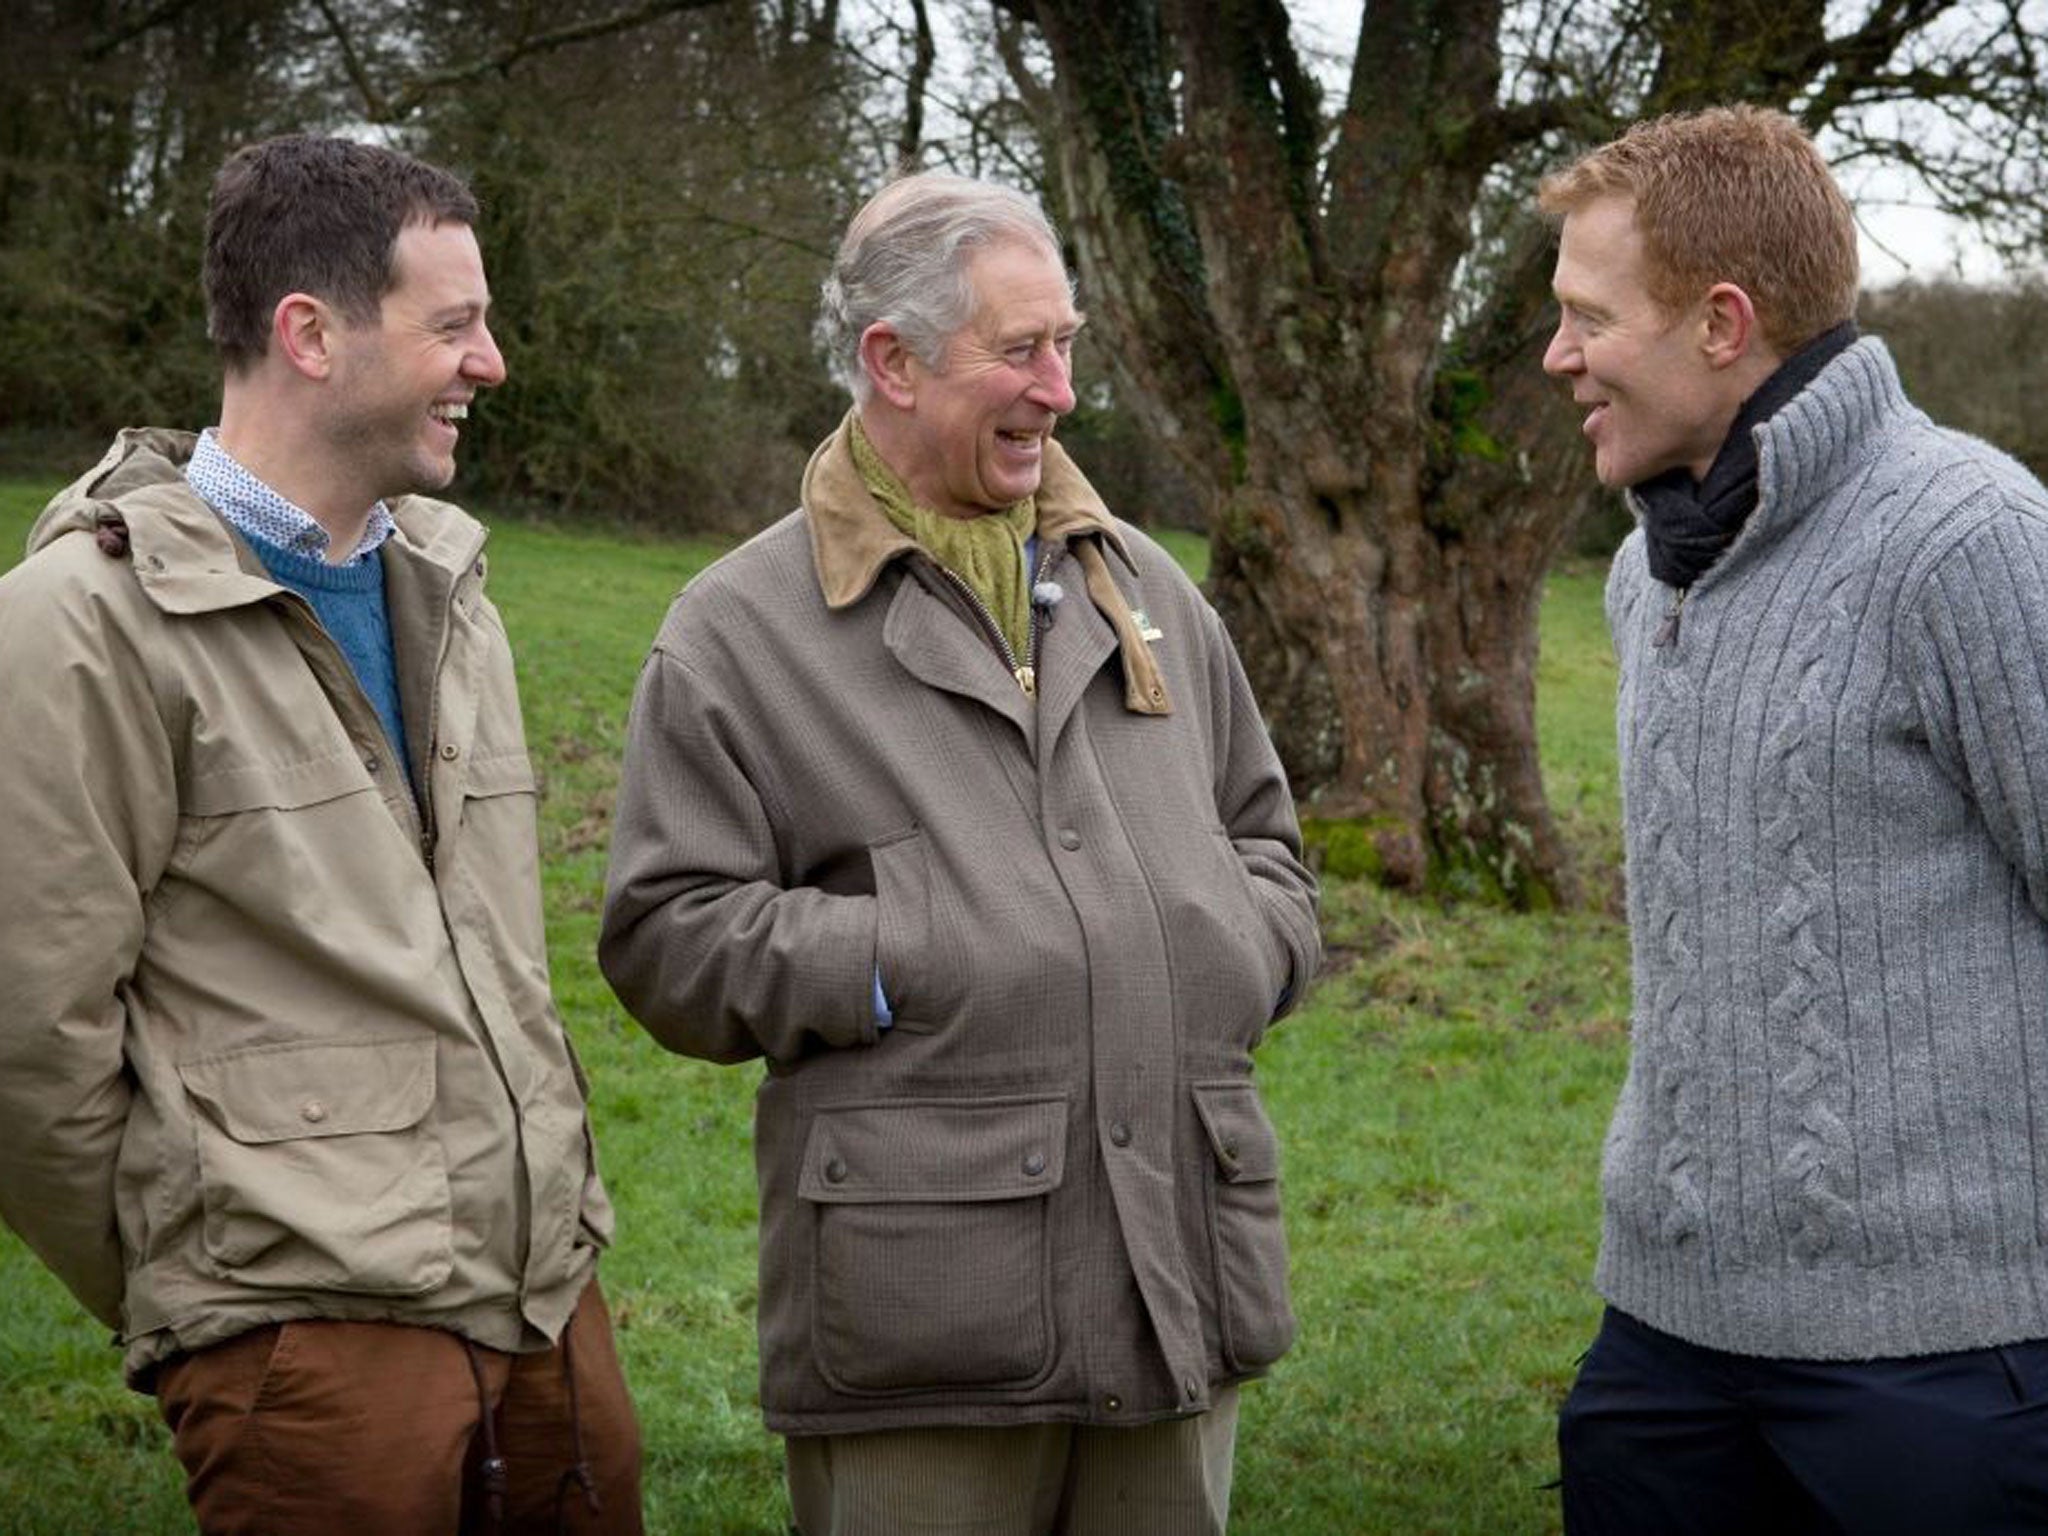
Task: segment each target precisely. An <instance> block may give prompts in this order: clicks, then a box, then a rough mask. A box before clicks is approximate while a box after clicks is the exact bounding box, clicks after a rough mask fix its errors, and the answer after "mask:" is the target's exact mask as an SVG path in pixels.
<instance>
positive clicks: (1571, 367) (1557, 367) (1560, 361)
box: [1543, 320, 1585, 377]
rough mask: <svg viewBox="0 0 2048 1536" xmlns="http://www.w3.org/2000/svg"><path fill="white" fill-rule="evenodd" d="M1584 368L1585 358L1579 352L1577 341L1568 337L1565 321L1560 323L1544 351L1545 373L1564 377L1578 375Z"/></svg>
mask: <svg viewBox="0 0 2048 1536" xmlns="http://www.w3.org/2000/svg"><path fill="white" fill-rule="evenodd" d="M1584 366H1585V358H1584V357H1583V356H1582V355H1581V354H1580V352H1579V343H1578V341H1577V339H1576V338H1574V337H1571V336H1568V335H1566V334H1565V323H1564V321H1562V320H1560V321H1558V322H1557V330H1556V331H1555V332H1554V333H1553V334H1552V335H1551V338H1550V345H1549V346H1547V347H1545V348H1544V349H1543V371H1544V372H1545V373H1548V374H1555V375H1557V376H1559V377H1562V376H1563V375H1565V374H1570V373H1577V372H1578V371H1579V370H1580V369H1581V368H1583V367H1584Z"/></svg>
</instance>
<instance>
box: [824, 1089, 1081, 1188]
mask: <svg viewBox="0 0 2048 1536" xmlns="http://www.w3.org/2000/svg"><path fill="white" fill-rule="evenodd" d="M1066 1166H1067V1101H1066V1100H1065V1099H1058V1098H1054V1099H905V1100H897V1101H894V1102H891V1103H886V1104H838V1105H833V1106H831V1107H830V1108H827V1109H821V1110H819V1111H818V1116H817V1118H816V1119H815V1120H813V1121H812V1122H811V1133H810V1136H809V1138H808V1140H807V1141H806V1143H805V1146H804V1165H803V1172H802V1174H801V1176H800V1177H799V1179H798V1181H797V1193H798V1194H799V1195H800V1196H801V1197H802V1198H804V1199H806V1200H816V1201H821V1202H825V1203H828V1204H836V1205H854V1204H861V1203H865V1202H870V1201H879V1200H902V1201H923V1202H932V1201H947V1200H1021V1199H1025V1198H1028V1197H1029V1196H1032V1195H1042V1194H1045V1193H1047V1192H1048V1191H1050V1190H1053V1189H1057V1188H1058V1187H1059V1183H1060V1180H1061V1179H1062V1178H1064V1177H1065V1175H1066Z"/></svg>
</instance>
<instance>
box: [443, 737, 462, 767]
mask: <svg viewBox="0 0 2048 1536" xmlns="http://www.w3.org/2000/svg"><path fill="white" fill-rule="evenodd" d="M460 756H462V748H460V747H458V746H457V745H455V743H454V742H452V741H444V742H442V743H441V761H442V762H444V763H452V762H454V761H455V759H457V758H458V757H460Z"/></svg>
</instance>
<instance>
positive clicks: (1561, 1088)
mask: <svg viewBox="0 0 2048 1536" xmlns="http://www.w3.org/2000/svg"><path fill="white" fill-rule="evenodd" d="M55 483H56V482H55V481H54V480H53V481H48V482H36V483H28V482H19V481H16V482H4V481H0V566H4V565H5V564H7V563H10V562H11V561H12V559H13V558H15V555H16V552H17V551H18V550H19V549H20V546H21V538H22V535H23V533H24V532H25V531H26V529H27V526H28V523H29V521H30V520H31V518H32V517H33V516H34V513H35V511H36V509H38V508H39V507H40V506H41V504H42V502H43V500H44V498H45V497H46V496H47V495H48V494H49V492H50V491H51V490H52V489H54V488H55ZM1183 543H1184V544H1186V545H1187V546H1188V547H1187V548H1179V547H1177V548H1176V552H1177V553H1178V554H1180V555H1181V558H1183V559H1184V560H1187V559H1189V558H1190V555H1191V554H1194V555H1196V556H1199V553H1200V547H1199V543H1198V541H1186V540H1184V541H1183ZM490 548H491V561H492V567H491V578H490V581H491V590H492V592H493V594H494V595H495V597H496V598H497V600H498V603H499V605H500V606H501V607H502V608H503V610H504V612H505V616H506V621H507V624H508V625H509V627H510V629H511V632H512V637H513V643H514V646H515V647H516V649H517V651H518V655H519V663H520V675H521V679H522V686H523V692H524V697H525V703H526V718H527V730H528V735H529V737H530V739H531V743H532V746H533V749H534V752H535V755H536V759H537V761H538V762H539V763H540V765H541V767H542V769H543V772H544V773H545V775H546V785H547V793H546V798H545V800H544V803H543V811H542V815H543V836H544V839H545V848H546V854H547V875H546V882H547V889H546V896H547V904H548V916H549V925H550V926H549V934H550V944H551V952H552V957H553V965H554V977H555V985H556V990H557V993H558V996H559V998H560V1000H561V1004H562V1011H563V1014H564V1016H565V1017H566V1018H567V1019H568V1021H569V1026H570V1028H571V1030H572V1031H573V1032H574V1034H575V1036H576V1040H577V1044H578V1047H579V1049H581V1051H582V1052H583V1055H584V1059H585V1061H586V1063H587V1064H588V1066H589V1068H590V1071H591V1074H592V1077H593V1079H594V1082H595V1090H594V1100H593V1114H594V1116H595V1119H596V1122H597V1132H598V1139H599V1150H600V1153H601V1155H602V1157H603V1161H604V1168H605V1176H606V1179H607V1182H608V1183H609V1185H610V1187H611V1189H612V1193H613V1196H614V1198H615V1199H616V1200H617V1202H618V1204H619V1207H620V1234H621V1241H620V1244H619V1246H618V1248H617V1249H616V1250H615V1251H614V1252H613V1253H612V1254H611V1255H609V1256H608V1258H607V1260H606V1265H605V1280H606V1286H607V1290H608V1291H609V1293H610V1295H611V1297H612V1300H613V1306H614V1310H615V1312H616V1314H617V1318H618V1323H619V1331H620V1341H621V1347H622V1349H623V1351H624V1354H625V1361H626V1369H627V1372H628V1375H629V1377H630V1379H631V1382H632V1386H633V1389H634V1393H635V1397H636V1399H637V1401H638V1403H639V1406H640V1413H641V1418H642V1427H643V1430H644V1433H645V1437H646V1444H647V1453H648V1463H647V1474H648V1476H647V1504H648V1522H649V1529H650V1530H651V1531H654V1532H656V1533H679V1536H695V1533H699V1532H705V1533H714V1532H733V1533H740V1532H746V1533H769V1532H780V1531H781V1530H783V1528H784V1523H785V1521H786V1518H787V1517H786V1513H785V1510H784V1505H783V1500H782V1494H781V1484H780V1450H779V1445H778V1442H777V1441H776V1440H775V1439H774V1437H772V1436H770V1435H768V1434H767V1433H766V1432H765V1431H764V1430H763V1429H762V1428H761V1423H760V1417H759V1411H758V1408H757V1406H756V1398H755V1383H754V1363H755V1362H754V1337H753V1322H754V1319H753V1305H754V1294H755V1279H754V1233H753V1222H754V1194H753V1177H752V1162H751V1155H750V1152H749V1134H750V1132H749V1116H750V1111H751V1099H752V1095H753V1090H754V1086H755V1082H756V1080H757V1072H758V1069H755V1068H714V1067H710V1066H707V1065H704V1064H701V1063H696V1062H690V1061H685V1060H681V1059H679V1058H676V1057H671V1056H668V1055H666V1054H664V1053H663V1052H661V1051H660V1050H659V1049H658V1048H656V1047H655V1046H654V1045H653V1044H652V1043H651V1042H649V1041H647V1040H646V1039H645V1038H644V1037H643V1036H641V1035H640V1034H639V1032H638V1030H637V1029H636V1028H635V1027H634V1026H632V1025H631V1024H630V1023H629V1022H628V1021H627V1019H626V1018H625V1017H624V1015H623V1014H622V1013H621V1011H620V1009H619V1007H618V1005H617V1004H616V1003H615V1002H614V1001H613V1000H612V999H611V996H610V994H609V992H608V991H607V990H606V988H605V986H604V984H603V982H602V980H601V979H600V978H599V976H598V974H597V969H596V965H595V963H594V960H593V959H592V954H591V951H592V946H593V944H594V941H595V937H596V925H597V908H598V900H599V893H600V888H601V885H602V880H603V870H604V843H605V837H606V834H607V830H608V826H609V820H610V811H611V803H612V794H613V789H614V786H615V784H616V780H617V763H618V753H619V746H620V740H621V732H622V728H623V723H624V719H625V712H626V706H627V701H628V699H629V697H630V695H631V691H632V686H633V679H634V676H635V673H636V672H637V670H638V667H639V662H640V658H641V656H642V655H643V654H644V652H645V650H646V646H647V643H648V641H649V639H650V638H651V637H652V635H653V632H654V629H655V626H656V624H657V623H658V621H659V619H660V616H661V613H662V610H663V608H664V607H665V605H666V603H667V600H668V598H669V596H670V595H671V593H672V592H673V591H674V590H675V588H676V587H678V586H679V585H680V584H681V583H682V581H683V580H684V579H685V578H686V577H687V576H688V575H689V574H690V572H692V571H693V570H695V569H697V568H698V566H699V565H700V564H701V563H702V562H703V561H704V560H705V559H706V558H708V557H709V555H710V554H711V553H712V550H711V548H710V547H709V546H702V545H680V544H661V543H647V542H632V541H628V540H623V539H617V538H607V537H602V536H598V535H593V534H587V533H580V532H577V533H571V532H564V531H560V530H551V529H545V528H534V527H526V526H520V525H516V524H513V525H500V526H499V527H498V529H497V531H496V532H495V533H494V535H493V537H492V541H491V546H490ZM1198 568H1199V567H1198ZM1543 644H1544V657H1543V665H1542V668H1541V671H1540V674H1539V677H1540V681H1539V709H1538V715H1539V720H1540V724H1541V729H1542V731H1543V735H1544V742H1543V751H1544V763H1545V771H1546V775H1547V777H1548V780H1549V783H1550V786H1551V791H1552V797H1553V800H1554V802H1555V804H1556V806H1557V809H1558V812H1559V815H1560V817H1561V819H1562V821H1563V823H1564V825H1565V828H1566V831H1567V834H1568V836H1570V838H1571V839H1572V841H1573V842H1574V844H1575V846H1578V847H1581V848H1583V849H1585V850H1587V851H1588V853H1589V854H1590V855H1591V856H1592V857H1593V859H1594V860H1595V861H1600V860H1609V859H1611V857H1612V853H1611V850H1612V848H1613V845H1614V832H1613V827H1614V822H1615V816H1616V803H1615V790H1614V768H1613V739H1614V733H1613V728H1612V723H1611V721H1612V715H1611V711H1612V700H1613V669H1612V663H1611V660H1610V658H1609V653H1608V650H1607V643H1606V639H1605V635H1604V628H1603V624H1602V620H1601V615H1600V579H1599V577H1598V575H1597V574H1594V573H1590V572H1581V571H1574V572H1567V573H1565V574H1561V575H1560V576H1558V577H1557V578H1555V579H1554V580H1553V582H1552V584H1551V587H1550V590H1549V594H1548V599H1547V602H1546V606H1545V610H1544V615H1543ZM14 681H15V680H13V679H9V683H10V684H11V683H13V682H14ZM1602 878H1606V877H1602ZM1325 931H1326V936H1327V940H1328V943H1329V945H1330V948H1331V951H1332V954H1333V955H1334V956H1335V957H1336V965H1335V968H1334V969H1333V971H1332V973H1331V974H1330V975H1329V976H1328V977H1327V978H1326V980H1325V981H1324V982H1323V983H1322V984H1321V985H1320V986H1319V988H1318V990H1317V991H1316V993H1315V994H1314V996H1313V998H1312V999H1311V1002H1310V1005H1309V1006H1308V1007H1307V1008H1306V1009H1305V1010H1304V1011H1303V1012H1302V1013H1301V1014H1299V1015H1297V1016H1296V1017H1295V1018H1294V1019H1292V1020H1290V1021H1289V1022H1288V1023H1287V1024H1286V1025H1285V1026H1283V1027H1282V1028H1281V1029H1280V1030H1278V1031H1277V1032H1276V1033H1275V1034H1274V1036H1273V1037H1272V1039H1271V1040H1270V1041H1269V1042H1268V1044H1267V1045H1266V1046H1265V1048H1264V1049H1263V1051H1262V1052H1261V1055H1260V1068H1259V1071H1260V1080H1261V1083H1262V1085H1263V1087H1264V1090H1265V1092H1266V1095H1267V1098H1268V1101H1269V1103H1270V1105H1271V1108H1272V1113H1273V1117H1274V1119H1275V1121H1276V1122H1277V1124H1278V1125H1279V1127H1280V1131H1281V1135H1282V1138H1283V1141H1284V1143H1285V1146H1286V1156H1287V1175H1286V1177H1287V1193H1288V1203H1289V1223H1290V1231H1291V1235H1292V1239H1293V1244H1294V1283H1295V1290H1296V1295H1295V1305H1296V1311H1297V1313H1298V1314H1299V1315H1300V1318H1301V1322H1302V1333H1301V1338H1300V1341H1299V1343H1298V1344H1297V1345H1296V1347H1295V1350H1294V1352H1293V1353H1292V1354H1291V1355H1289V1356H1288V1358H1287V1359H1286V1360H1284V1361H1283V1362H1282V1363H1281V1364H1280V1366H1279V1367H1278V1368H1277V1369H1276V1370H1275V1371H1274V1372H1273V1374H1272V1376H1271V1378H1270V1379H1269V1380H1267V1381H1265V1382H1262V1383H1259V1384H1257V1385H1255V1386H1253V1387H1252V1388H1250V1389H1249V1390H1248V1391H1247V1393H1246V1395H1245V1401H1244V1417H1243V1427H1242V1431H1241V1436H1240V1441H1239V1448H1238V1464H1237V1483H1236V1492H1235V1498H1234V1520H1233V1529H1234V1530H1236V1531H1239V1532H1242V1533H1246V1536H1265V1533H1272V1536H1378V1533H1399V1536H1423V1533H1444V1536H1452V1533H1464V1536H1514V1533H1531V1536H1541V1533H1546V1532H1550V1531H1554V1530H1555V1529H1556V1528H1557V1519H1556V1498H1555V1495H1554V1494H1551V1493H1548V1492H1545V1491H1543V1490H1542V1488H1541V1486H1540V1485H1541V1484H1543V1483H1544V1482H1546V1481H1548V1480H1549V1479H1550V1478H1551V1477H1552V1476H1553V1475H1554V1472H1555V1456H1554V1452H1553V1450H1552V1440H1551V1434H1552V1420H1553V1415H1554V1412H1555V1409H1556V1404H1557V1401H1558V1399H1559V1397H1560V1396H1561V1395H1562V1394H1563V1392H1564V1389H1565V1387H1566V1386H1567V1384H1568V1382H1569V1380H1570V1376H1571V1371H1572V1363H1573V1360H1574V1358H1575V1357H1576V1355H1577V1354H1578V1352H1579V1351H1580V1350H1581V1349H1582V1348H1583V1347H1584V1345H1585V1342H1586V1340H1587V1339H1588V1338H1589V1337H1590V1336H1591V1332H1592V1328H1593V1325H1594V1322H1595V1320H1596V1317H1597V1314H1598V1310H1599V1304H1598V1302H1597V1300H1596V1298H1595V1297H1594V1296H1593V1294H1592V1292H1591V1290H1590V1287H1589V1284H1588V1276H1589V1274H1590V1271H1591V1267H1592V1259H1593V1247H1594V1242H1595V1236H1596V1222H1597V1205H1598V1201H1597V1189H1596V1185H1597V1172H1598V1158H1599V1146H1600V1138H1601V1133H1602V1131H1603V1129H1604V1127H1605V1123H1606V1118H1607V1112H1608V1108H1609V1106H1610V1104H1611V1102H1612V1099H1613V1095H1614V1091H1615V1089H1616V1087H1617V1085H1618V1083H1619V1080H1620V1074H1621V1070H1622V1067H1623V1061H1624V1052H1625V1048H1626V1047H1625V1019H1626V1014H1627V975H1626V972H1627V964H1626V953H1625V947H1624V943H1623V936H1622V933H1621V929H1620V927H1619V925H1618V923H1617V922H1616V920H1615V919H1614V918H1613V917H1611V916H1609V915H1608V914H1607V911H1606V904H1605V903H1603V902H1601V901H1599V900H1595V901H1592V902H1589V903H1587V904H1586V906H1585V908H1584V909H1583V910H1579V911H1573V912H1566V913H1560V914H1553V915H1545V916H1535V917H1516V916H1512V915H1510V914H1505V913H1501V912H1496V911H1492V910H1488V909H1483V908H1477V907H1457V908H1450V909H1440V908H1435V907H1431V906H1427V905H1424V904H1421V903H1418V902H1413V901H1407V900H1403V899H1401V898H1398V897H1394V896H1390V895H1388V894H1386V893H1384V892H1381V891H1379V890H1377V889H1374V888H1372V887H1369V886H1366V885H1363V884H1358V883H1351V882H1346V883H1337V884H1333V885H1332V886H1331V887H1330V888H1329V889H1328V891H1327V892H1326V896H1325ZM0 1405H4V1406H5V1409H6V1411H5V1412H0V1531H5V1532H8V1533H10V1536H42V1533H48V1536H59V1533H62V1536H73V1533H78V1532H135V1533H169V1532H181V1531H186V1530H189V1528H190V1525H189V1520H188V1517H187V1516H186V1514H185V1509H184V1503H183V1499H182V1495H181V1492H180V1479H179V1472H178V1469H177V1466H176V1463H175V1461H174V1460H173V1458H172V1457H171V1455H170V1453H169V1450H168V1446H167V1442H166V1436H165V1434H164V1432H163V1430H162V1429H161V1427H160V1425H159V1423H158V1421H157V1418H156V1415H155V1410H154V1405H153V1404H151V1403H150V1402H149V1401H147V1400H146V1399H143V1398H140V1397H137V1396H135V1395H133V1394H131V1393H129V1392H127V1391H126V1390H125V1389H123V1388H122V1387H121V1385H120V1382H119V1373H118V1369H117V1357H116V1355H115V1353H114V1351H113V1350H112V1349H110V1348H109V1347H108V1345H107V1340H106V1339H105V1337H104V1336H103V1335H102V1334H101V1333H100V1331H99V1330H98V1329H97V1328H96V1327H95V1326H94V1325H92V1324H90V1323H89V1322H87V1321H86V1320H85V1319H84V1318H83V1316H82V1314H81V1313H80V1312H79V1311H78V1309H77V1308H76V1307H75V1306H74V1305H73V1304H72V1303H71V1302H70V1301H69V1299H68V1298H67V1297H66V1296H65V1295H64V1294H63V1292H62V1291H61V1290H60V1289H59V1288H58V1287H57V1285H56V1284H55V1282H53V1281H52V1280H50V1278H49V1277H48V1276H47V1275H46V1274H44V1272H43V1271H42V1270H41V1269H40V1267H39V1266H38V1265H37V1264H36V1263H35V1261H34V1260H33V1259H32V1258H31V1257H30V1256H29V1254H28V1253H27V1251H26V1250H25V1249H24V1248H23V1247H22V1246H21V1245H20V1243H19V1242H18V1241H16V1240H15V1239H14V1238H13V1237H12V1236H11V1235H8V1234H0Z"/></svg>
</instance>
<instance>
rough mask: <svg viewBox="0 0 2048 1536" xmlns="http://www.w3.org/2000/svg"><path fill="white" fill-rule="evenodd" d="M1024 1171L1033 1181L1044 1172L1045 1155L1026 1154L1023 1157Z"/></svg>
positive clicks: (1039, 1153)
mask: <svg viewBox="0 0 2048 1536" xmlns="http://www.w3.org/2000/svg"><path fill="white" fill-rule="evenodd" d="M1024 1171H1025V1173H1027V1174H1028V1175H1030V1176H1031V1177H1032V1178H1034V1179H1035V1178H1037V1177H1038V1176H1039V1175H1040V1174H1041V1173H1043V1172H1045V1154H1044V1153H1043V1152H1028V1153H1026V1154H1025V1156H1024Z"/></svg>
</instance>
